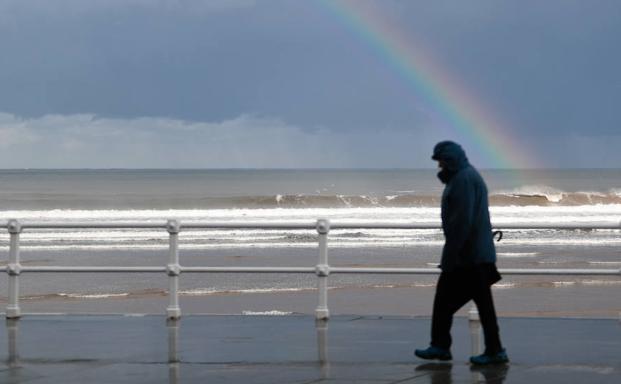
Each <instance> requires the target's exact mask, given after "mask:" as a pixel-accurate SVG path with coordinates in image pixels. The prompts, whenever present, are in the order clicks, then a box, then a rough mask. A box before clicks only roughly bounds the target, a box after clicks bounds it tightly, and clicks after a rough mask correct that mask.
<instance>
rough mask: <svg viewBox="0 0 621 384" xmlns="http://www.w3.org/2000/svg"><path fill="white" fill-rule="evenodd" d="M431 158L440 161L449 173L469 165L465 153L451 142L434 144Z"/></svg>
mask: <svg viewBox="0 0 621 384" xmlns="http://www.w3.org/2000/svg"><path fill="white" fill-rule="evenodd" d="M431 158H432V159H433V160H439V161H442V162H443V163H444V164H445V169H446V170H447V171H449V172H451V173H454V172H457V171H459V170H460V169H462V168H465V167H467V166H468V165H469V163H468V158H467V157H466V152H464V150H463V148H462V147H461V146H460V145H459V144H457V143H455V142H452V141H441V142H439V143H438V144H436V146H435V147H434V148H433V155H432V156H431Z"/></svg>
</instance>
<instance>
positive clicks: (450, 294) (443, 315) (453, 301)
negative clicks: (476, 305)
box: [431, 273, 471, 350]
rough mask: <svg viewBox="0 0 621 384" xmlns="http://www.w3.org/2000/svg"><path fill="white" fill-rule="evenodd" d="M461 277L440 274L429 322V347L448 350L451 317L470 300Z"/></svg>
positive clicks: (452, 274) (450, 341)
mask: <svg viewBox="0 0 621 384" xmlns="http://www.w3.org/2000/svg"><path fill="white" fill-rule="evenodd" d="M462 280H463V276H461V275H458V274H456V273H442V274H440V278H439V279H438V284H437V286H436V295H435V298H434V301H433V315H432V320H431V345H432V346H434V347H438V348H443V349H447V350H448V349H450V347H451V344H452V339H451V326H452V325H453V315H454V314H455V312H457V311H458V310H459V309H460V308H461V307H463V306H464V304H466V303H467V302H468V301H469V300H470V298H471V297H470V296H471V294H470V292H469V291H470V290H469V289H464V285H463V284H462V283H463V281H462Z"/></svg>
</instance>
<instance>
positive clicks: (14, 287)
mask: <svg viewBox="0 0 621 384" xmlns="http://www.w3.org/2000/svg"><path fill="white" fill-rule="evenodd" d="M6 228H7V229H8V232H9V234H10V245H9V262H8V264H7V266H6V272H7V274H8V275H9V295H8V299H9V300H8V301H9V302H8V305H7V308H6V317H7V318H9V319H17V318H19V317H20V316H21V310H20V307H19V276H20V275H21V274H22V273H57V272H63V273H120V272H123V273H166V275H168V277H169V292H168V294H169V300H170V301H169V305H168V307H167V309H166V313H167V316H168V318H170V319H178V318H180V317H181V309H180V307H179V278H180V275H181V274H182V273H309V274H310V273H312V274H315V275H316V276H317V279H318V283H317V287H318V289H317V290H318V294H319V298H318V302H319V303H318V306H317V309H316V311H315V317H316V318H317V319H318V320H327V319H328V318H329V316H330V313H329V309H328V277H329V275H331V274H334V273H342V274H411V275H434V274H438V273H440V271H439V269H437V268H365V267H355V268H354V267H332V266H330V265H329V263H328V244H327V240H328V234H329V232H330V231H331V230H335V229H435V230H437V229H440V228H441V227H440V224H439V223H381V222H375V223H369V222H342V223H331V222H329V221H328V220H325V219H319V220H317V221H315V222H276V223H274V222H270V223H265V222H209V223H206V222H191V221H188V222H185V223H183V225H181V223H179V222H178V221H176V220H168V221H166V222H116V223H92V222H62V223H61V222H34V221H33V222H28V221H24V222H19V221H17V220H9V221H8V222H7V223H6ZM71 228H74V229H101V228H107V229H144V228H150V229H162V230H164V229H165V230H166V231H167V232H168V233H169V263H168V264H167V265H166V266H156V267H149V266H104V267H100V266H22V265H21V264H20V262H19V256H20V234H21V233H22V231H23V230H24V229H71ZM494 228H502V229H503V230H504V229H535V230H537V229H564V230H594V229H621V223H610V222H607V223H591V224H572V223H561V224H499V225H494ZM189 229H289V230H291V229H308V230H311V229H314V230H316V231H317V234H318V248H319V260H318V263H317V265H316V266H315V267H204V266H198V267H184V266H181V265H180V264H179V245H178V235H179V233H180V232H182V231H183V230H189ZM500 272H501V273H502V274H506V275H607V276H619V275H621V269H558V268H557V269H543V268H542V269H515V268H511V269H500ZM476 317H477V316H476V312H475V311H472V310H471V312H470V318H471V319H475V318H476Z"/></svg>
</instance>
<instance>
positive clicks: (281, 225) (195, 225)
mask: <svg viewBox="0 0 621 384" xmlns="http://www.w3.org/2000/svg"><path fill="white" fill-rule="evenodd" d="M12 221H14V220H9V221H8V222H6V223H5V224H4V225H3V226H4V227H8V226H9V225H10V223H11V222H12ZM169 221H171V220H169ZM172 221H175V220H172ZM19 225H20V227H21V229H71V228H74V229H104V228H106V229H147V228H149V229H166V228H167V225H168V221H162V222H138V221H127V222H115V223H92V222H79V221H75V222H53V221H50V222H34V221H33V222H29V221H23V222H21V221H20V222H19ZM316 226H317V222H316V221H307V222H306V221H305V222H269V223H265V222H252V221H250V222H249V221H222V222H217V221H212V222H208V223H206V222H195V221H188V222H184V223H183V229H184V230H185V229H309V230H312V229H316ZM441 228H442V227H441V224H440V223H438V222H428V223H385V222H367V221H361V222H341V223H339V222H334V223H333V222H330V230H335V229H441ZM492 228H501V229H503V230H505V229H533V230H536V229H564V230H593V229H621V222H618V223H613V222H602V223H582V224H574V223H528V224H526V223H525V224H519V223H518V224H516V223H492Z"/></svg>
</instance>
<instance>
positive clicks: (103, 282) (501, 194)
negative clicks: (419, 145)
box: [0, 169, 621, 317]
mask: <svg viewBox="0 0 621 384" xmlns="http://www.w3.org/2000/svg"><path fill="white" fill-rule="evenodd" d="M436 173H437V170H435V169H355V170H351V169H346V170H343V169H337V170H332V169H330V170H326V169H276V170H264V169H243V170H241V169H218V170H199V169H197V170H194V169H192V170H171V169H165V170H164V169H136V170H133V169H131V170H129V169H106V170H91V169H79V170H74V169H71V170H52V169H45V170H37V169H27V170H0V222H6V221H8V220H10V219H17V220H19V221H21V222H25V223H27V222H37V223H46V222H54V223H58V222H62V223H71V222H80V223H83V222H93V223H95V222H96V223H125V222H148V223H164V222H165V221H166V220H169V219H175V220H178V221H179V222H180V223H181V225H182V227H183V224H184V223H196V222H201V223H202V222H206V223H207V222H235V223H242V222H265V223H273V222H278V223H282V222H287V223H312V222H314V221H315V220H317V219H319V218H323V219H329V220H330V221H331V222H333V223H352V222H355V223H375V222H381V223H437V224H438V225H439V223H440V208H439V206H440V198H441V194H442V190H443V185H442V184H441V183H440V181H439V180H438V179H437V177H436ZM481 173H482V175H483V177H484V179H485V180H486V183H487V185H488V190H489V199H490V214H491V218H492V223H493V226H494V228H495V229H499V230H503V224H515V223H523V224H542V223H546V224H565V223H579V224H582V223H605V224H619V223H620V222H621V169H538V170H481ZM179 242H180V243H179V244H180V263H181V264H182V265H185V266H261V267H269V266H275V267H283V266H314V265H315V264H317V257H318V251H317V234H316V232H315V231H311V230H255V229H253V230H244V229H201V230H192V229H187V230H182V232H181V234H180V237H179ZM328 242H329V249H330V251H329V257H330V264H331V265H335V266H355V267H422V268H436V266H437V264H438V261H439V256H440V253H441V249H442V244H443V235H442V232H441V231H440V230H439V229H438V230H411V229H407V230H397V229H362V228H360V229H346V230H332V231H331V232H330V235H329V240H328ZM8 245H9V236H8V233H6V231H5V232H4V233H3V234H0V252H2V254H4V257H2V259H4V261H3V263H4V264H6V262H7V260H8ZM496 249H497V253H498V266H499V268H616V269H618V268H620V267H621V229H608V230H589V231H585V230H556V229H539V230H527V229H524V230H508V229H507V230H503V239H502V240H501V241H499V242H497V243H496ZM21 259H22V264H23V265H46V266H49V265H79V266H87V265H97V266H108V265H115V266H140V265H148V266H157V265H160V266H161V265H166V264H167V262H168V234H167V232H166V231H165V230H164V229H162V230H156V229H28V230H25V231H24V233H23V234H22V235H21ZM435 279H436V277H435V276H412V275H409V276H408V275H398V276H397V275H333V276H330V290H331V292H333V293H332V294H331V296H333V297H335V303H336V307H337V308H335V309H334V310H333V311H336V312H342V313H380V312H381V313H387V314H424V313H426V312H429V311H430V307H429V303H430V300H431V299H432V296H433V288H434V286H435ZM20 280H21V287H20V293H21V300H22V303H23V306H24V307H25V308H26V309H27V310H28V309H30V310H32V311H34V312H56V311H68V312H80V313H85V312H136V311H137V312H144V313H161V312H162V311H163V308H164V307H165V302H166V292H167V287H168V282H167V278H166V276H165V275H164V274H162V275H161V276H160V275H159V274H156V275H154V274H129V273H120V274H92V273H86V274H69V273H63V274H58V273H57V274H51V273H45V274H34V273H32V274H24V275H22V276H21V277H20ZM620 288H621V280H620V279H619V278H618V277H615V276H613V277H602V276H599V277H598V276H548V277H546V276H526V277H520V276H506V277H505V278H504V279H503V280H502V281H501V282H499V283H498V284H497V285H496V286H495V288H494V289H495V292H497V295H499V296H500V300H498V303H497V307H498V308H499V312H500V313H501V314H503V313H504V314H507V315H512V314H517V315H546V314H566V315H577V316H581V315H584V316H600V317H610V316H617V315H618V313H619V310H620V309H621V305H620V304H619V301H618V300H616V301H615V300H611V299H610V298H611V297H614V296H615V295H616V296H617V297H618V289H620ZM7 289H8V288H7V276H6V274H0V305H2V303H3V302H6V292H7ZM181 296H182V306H185V308H187V311H189V312H196V313H246V314H256V313H259V314H292V313H298V312H303V313H312V312H313V310H314V305H316V303H315V302H314V300H316V277H315V276H314V275H297V274H269V273H268V274H248V273H246V274H241V273H234V274H233V273H231V274H225V273H217V274H208V275H206V274H190V273H188V274H182V276H181ZM414 298H420V300H416V299H414ZM163 303H164V304H163ZM411 303H414V304H411ZM182 309H183V308H182Z"/></svg>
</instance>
